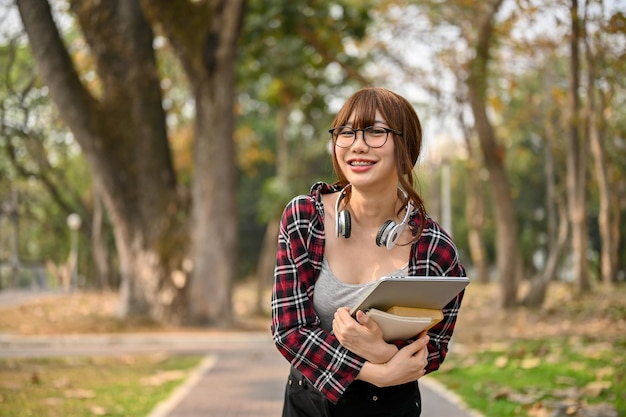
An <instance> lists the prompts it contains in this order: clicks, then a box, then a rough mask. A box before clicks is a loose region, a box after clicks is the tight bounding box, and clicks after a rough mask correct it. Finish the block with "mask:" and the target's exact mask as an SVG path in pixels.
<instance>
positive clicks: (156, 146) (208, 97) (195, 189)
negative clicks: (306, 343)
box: [17, 0, 244, 323]
mask: <svg viewBox="0 0 626 417" xmlns="http://www.w3.org/2000/svg"><path fill="white" fill-rule="evenodd" d="M17 5H18V8H19V11H20V15H21V17H22V21H23V24H24V28H25V30H26V32H27V34H28V36H29V39H30V47H31V49H32V51H33V56H34V58H35V61H36V63H37V66H38V68H39V72H40V73H41V76H42V78H43V79H44V81H45V83H46V84H47V85H48V87H49V89H50V95H51V97H52V98H53V100H54V102H55V103H56V105H57V108H58V111H59V113H60V115H61V116H62V118H63V119H64V121H65V123H66V124H67V126H68V127H69V128H70V129H71V131H72V133H73V135H74V137H75V138H76V140H77V141H78V143H79V144H80V146H81V148H82V150H83V153H84V155H85V158H86V159H87V161H88V164H89V166H90V168H91V170H92V173H93V176H94V180H95V181H96V182H97V186H98V188H99V189H100V190H101V191H102V195H103V201H104V204H105V206H106V207H107V211H108V213H109V214H110V216H111V220H112V223H113V228H114V232H115V241H116V247H117V251H118V256H119V260H120V269H121V279H122V284H121V302H120V310H119V313H120V314H121V315H124V316H125V315H150V316H151V317H153V318H155V319H157V320H160V321H171V322H181V321H185V320H189V321H193V322H203V323H207V322H224V323H228V322H229V320H230V319H231V311H230V282H231V281H232V275H233V272H234V270H235V264H236V250H235V247H236V244H235V236H236V220H235V210H234V207H235V203H234V181H235V175H234V149H233V143H232V130H233V116H232V108H233V97H234V76H233V73H234V68H233V67H234V62H235V50H236V49H235V47H236V42H237V37H238V33H239V29H240V27H241V19H242V16H243V6H244V2H243V1H228V2H220V1H203V2H190V1H185V2H177V3H176V4H175V5H172V4H171V3H170V2H165V1H156V0H155V1H142V2H139V1H138V0H119V1H107V2H97V1H81V2H79V1H72V2H70V7H71V10H72V12H73V13H74V14H75V16H76V18H77V20H78V23H79V25H80V27H81V29H82V32H83V35H84V38H85V41H86V43H87V44H88V45H89V48H90V53H91V55H92V57H93V62H94V67H95V72H96V73H97V75H98V82H97V83H93V82H92V83H88V82H87V81H86V80H85V79H84V78H83V77H81V74H79V73H78V71H77V69H76V65H75V63H74V62H72V59H71V57H70V55H69V53H68V47H67V46H66V45H64V43H63V39H62V36H61V35H60V33H59V31H58V29H57V27H56V25H55V23H54V19H53V15H52V12H51V10H50V6H49V4H48V3H47V2H41V1H33V0H19V1H17ZM148 16H149V18H150V21H149V20H148ZM150 22H152V24H154V25H155V27H157V28H158V29H160V30H161V31H163V33H165V34H166V36H167V37H168V39H169V40H170V42H171V44H172V45H173V46H174V48H175V50H176V51H177V53H178V54H179V58H180V59H181V62H182V63H183V67H184V69H185V72H186V74H187V76H188V78H189V84H190V88H191V91H192V95H193V98H194V100H195V106H196V125H195V141H194V146H195V150H194V157H195V166H194V170H195V175H194V180H193V185H192V193H191V194H192V198H193V204H192V207H193V209H192V211H193V219H192V221H191V222H188V220H187V219H188V216H187V212H188V210H189V207H190V206H189V201H188V200H189V198H188V197H187V196H186V194H187V193H186V192H184V190H182V189H181V188H182V187H179V186H178V181H177V178H176V172H175V169H174V166H173V163H172V158H171V149H170V145H169V143H168V132H167V126H166V123H165V120H166V113H165V111H164V109H163V107H162V94H161V89H160V79H159V73H158V67H157V64H156V59H155V52H154V49H153V44H154V41H155V32H154V29H153V28H152V26H151V24H150ZM218 184H219V186H218ZM189 235H191V238H189ZM190 247H193V250H190ZM190 253H191V254H192V255H191V257H189V254H190ZM186 291H188V293H187V292H186ZM188 294H189V308H188V304H187V295H188Z"/></svg>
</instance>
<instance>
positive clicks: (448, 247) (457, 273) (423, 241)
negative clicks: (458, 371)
mask: <svg viewBox="0 0 626 417" xmlns="http://www.w3.org/2000/svg"><path fill="white" fill-rule="evenodd" d="M409 274H410V275H433V276H450V277H461V276H466V275H465V269H464V268H463V265H461V263H460V262H459V254H458V251H457V248H456V245H455V244H454V242H453V241H452V238H451V237H450V236H449V235H448V234H447V233H446V232H445V231H444V230H443V229H442V228H441V227H440V226H439V225H438V224H437V223H436V222H434V221H433V220H432V219H430V218H427V219H426V224H425V227H424V231H423V232H422V235H421V236H420V238H419V240H418V241H417V244H416V245H414V246H413V249H412V254H411V262H410V268H409ZM464 293H465V291H461V292H460V293H459V294H458V295H457V296H456V297H455V298H453V299H452V300H451V301H450V302H449V303H448V304H447V305H446V306H445V307H444V308H443V320H442V321H440V322H439V323H437V325H435V326H433V327H432V328H431V329H430V330H429V331H428V335H429V336H430V342H429V344H428V365H427V366H426V373H430V372H434V371H436V370H437V369H439V367H440V366H441V364H442V363H443V361H444V359H445V358H446V354H447V353H448V344H449V343H450V339H451V338H452V333H453V332H454V327H455V325H456V319H457V315H458V312H459V309H460V308H461V302H462V301H463V295H464Z"/></svg>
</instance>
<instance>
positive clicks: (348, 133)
mask: <svg viewBox="0 0 626 417" xmlns="http://www.w3.org/2000/svg"><path fill="white" fill-rule="evenodd" d="M337 135H341V136H354V130H352V129H350V128H349V127H340V128H337Z"/></svg>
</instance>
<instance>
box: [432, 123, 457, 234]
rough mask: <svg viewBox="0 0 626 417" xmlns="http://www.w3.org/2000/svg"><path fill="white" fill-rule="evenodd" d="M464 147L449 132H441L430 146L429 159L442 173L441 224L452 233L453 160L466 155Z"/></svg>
mask: <svg viewBox="0 0 626 417" xmlns="http://www.w3.org/2000/svg"><path fill="white" fill-rule="evenodd" d="M464 151H465V150H464V148H463V147H462V146H459V141H457V140H455V139H454V138H452V137H451V136H450V135H447V134H440V135H437V136H436V137H435V138H434V142H433V143H432V144H431V145H430V147H429V152H428V159H429V160H430V161H431V163H432V164H433V165H434V166H435V167H438V168H439V169H440V173H441V179H440V181H441V184H440V187H441V196H440V198H441V213H440V215H441V226H442V227H443V228H444V230H445V231H447V232H448V233H449V234H450V235H452V198H451V184H450V182H451V178H450V171H451V165H452V161H453V160H455V159H459V158H463V157H464Z"/></svg>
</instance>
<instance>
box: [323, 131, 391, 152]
mask: <svg viewBox="0 0 626 417" xmlns="http://www.w3.org/2000/svg"><path fill="white" fill-rule="evenodd" d="M338 129H347V130H351V131H352V134H353V136H352V142H351V143H350V144H349V145H347V146H342V145H339V144H338V143H337V137H338V136H339V134H337V135H335V131H337V130H338ZM372 129H382V130H384V131H385V141H384V142H383V143H382V144H381V145H379V146H372V145H370V144H369V143H367V139H365V132H366V131H368V130H372ZM359 131H361V132H363V142H365V144H366V145H367V146H369V147H370V148H375V149H376V148H382V147H383V146H385V143H387V140H388V139H389V134H390V133H393V134H394V135H398V136H402V132H400V131H397V130H395V129H390V128H388V127H384V126H368V127H364V128H362V129H354V128H352V127H350V126H337V127H333V128H331V129H328V133H330V137H331V138H332V140H333V144H334V145H335V146H338V147H340V148H349V147H351V146H352V145H354V142H356V134H357V132H359Z"/></svg>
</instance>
